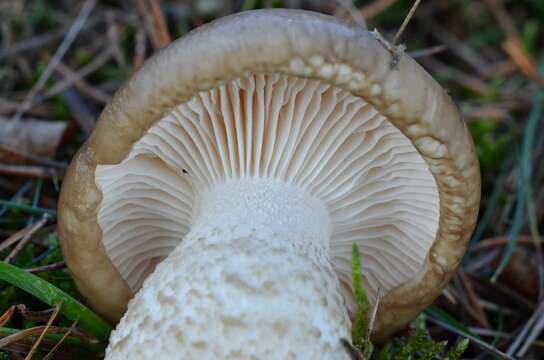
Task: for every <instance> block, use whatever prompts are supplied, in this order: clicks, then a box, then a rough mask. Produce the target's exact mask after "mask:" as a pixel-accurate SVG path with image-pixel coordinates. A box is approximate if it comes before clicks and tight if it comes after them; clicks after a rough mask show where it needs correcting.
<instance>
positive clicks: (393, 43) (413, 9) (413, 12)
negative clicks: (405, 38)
mask: <svg viewBox="0 0 544 360" xmlns="http://www.w3.org/2000/svg"><path fill="white" fill-rule="evenodd" d="M420 2H421V0H415V2H414V5H412V8H411V9H410V12H408V15H406V18H404V21H403V22H402V25H401V26H400V29H399V30H398V31H397V33H396V34H395V37H394V38H393V41H392V42H391V44H392V45H393V46H396V45H398V41H399V40H400V37H401V36H402V33H404V30H405V29H406V26H408V23H409V22H410V20H412V17H413V16H414V14H415V12H416V10H417V7H418V6H419V3H420Z"/></svg>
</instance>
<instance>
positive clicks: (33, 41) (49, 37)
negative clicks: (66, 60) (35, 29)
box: [0, 28, 67, 60]
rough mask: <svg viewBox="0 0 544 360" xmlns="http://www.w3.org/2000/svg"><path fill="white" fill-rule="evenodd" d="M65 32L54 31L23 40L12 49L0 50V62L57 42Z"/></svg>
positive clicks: (63, 30)
mask: <svg viewBox="0 0 544 360" xmlns="http://www.w3.org/2000/svg"><path fill="white" fill-rule="evenodd" d="M66 30H67V29H64V28H63V29H58V30H55V31H51V32H48V33H45V34H41V35H38V36H35V37H32V38H30V39H26V40H23V41H21V42H20V43H18V44H16V45H14V46H12V47H8V48H0V60H4V59H7V58H9V57H12V56H15V55H17V54H19V53H20V52H24V51H28V50H32V49H36V48H40V47H42V46H45V45H47V44H49V43H50V42H53V41H55V40H57V39H58V38H60V37H62V35H64V34H65V33H66Z"/></svg>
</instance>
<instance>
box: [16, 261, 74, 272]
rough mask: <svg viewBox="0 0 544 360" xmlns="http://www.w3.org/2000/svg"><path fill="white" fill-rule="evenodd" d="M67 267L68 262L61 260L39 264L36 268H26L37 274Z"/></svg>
mask: <svg viewBox="0 0 544 360" xmlns="http://www.w3.org/2000/svg"><path fill="white" fill-rule="evenodd" d="M65 267H66V263H65V262H64V261H60V262H57V263H53V264H47V265H43V266H37V267H35V268H31V269H25V270H26V271H28V272H29V273H33V274H35V273H39V272H44V271H51V270H58V269H63V268H65Z"/></svg>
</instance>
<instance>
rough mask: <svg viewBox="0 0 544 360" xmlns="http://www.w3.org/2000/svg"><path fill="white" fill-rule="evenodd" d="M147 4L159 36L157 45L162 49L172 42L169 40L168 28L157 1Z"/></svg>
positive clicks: (152, 0) (150, 0)
mask: <svg viewBox="0 0 544 360" xmlns="http://www.w3.org/2000/svg"><path fill="white" fill-rule="evenodd" d="M149 3H150V5H151V13H152V14H153V19H154V20H155V26H156V28H157V33H158V34H159V45H160V47H161V48H162V47H165V46H166V45H168V44H170V43H171V42H172V39H171V38H170V33H169V32H168V27H167V26H166V21H165V19H164V14H163V13H162V10H161V7H160V6H159V3H158V0H149Z"/></svg>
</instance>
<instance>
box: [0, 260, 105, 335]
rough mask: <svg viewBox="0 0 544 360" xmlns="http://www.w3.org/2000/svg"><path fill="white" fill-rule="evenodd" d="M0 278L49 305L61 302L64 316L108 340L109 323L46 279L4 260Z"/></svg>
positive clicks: (1, 265) (0, 264)
mask: <svg viewBox="0 0 544 360" xmlns="http://www.w3.org/2000/svg"><path fill="white" fill-rule="evenodd" d="M0 280H4V281H6V282H8V283H10V284H11V285H13V286H16V287H18V288H20V289H22V290H24V291H26V292H28V293H30V294H32V295H34V296H35V297H37V298H38V299H40V300H42V301H43V302H45V303H47V304H49V305H50V306H56V305H57V304H58V303H60V302H62V309H61V312H62V313H63V315H64V316H66V317H67V318H68V319H70V320H78V325H79V327H80V328H81V329H83V330H86V331H88V332H89V333H90V334H91V335H93V336H95V337H96V338H98V339H99V340H100V341H104V342H107V341H108V338H109V336H110V332H111V331H112V327H111V326H110V324H108V323H107V322H106V321H104V320H103V319H102V318H100V317H99V316H98V315H96V314H95V313H94V312H92V311H91V310H90V309H89V308H87V307H86V306H84V305H82V304H81V303H79V302H78V301H77V300H76V299H74V298H73V297H71V296H70V295H68V294H66V293H65V292H64V291H62V290H60V289H58V288H57V287H55V286H53V285H51V284H50V283H48V282H47V281H45V280H43V279H41V278H39V277H37V276H35V275H32V274H30V273H28V272H26V271H24V270H21V269H19V268H18V267H16V266H13V265H10V264H6V263H5V262H0Z"/></svg>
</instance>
